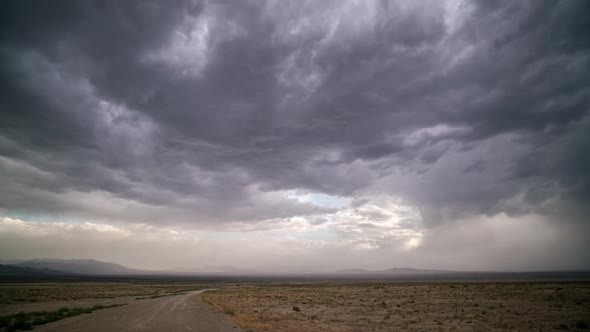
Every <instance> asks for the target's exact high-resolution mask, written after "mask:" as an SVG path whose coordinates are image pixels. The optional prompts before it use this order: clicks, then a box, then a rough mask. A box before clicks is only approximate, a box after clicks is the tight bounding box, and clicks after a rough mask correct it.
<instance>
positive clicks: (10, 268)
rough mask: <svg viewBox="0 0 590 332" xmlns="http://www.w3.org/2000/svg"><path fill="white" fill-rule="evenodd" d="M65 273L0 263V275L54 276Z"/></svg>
mask: <svg viewBox="0 0 590 332" xmlns="http://www.w3.org/2000/svg"><path fill="white" fill-rule="evenodd" d="M63 274H64V272H61V271H55V270H50V269H36V268H32V267H25V266H14V265H4V264H0V276H53V275H63Z"/></svg>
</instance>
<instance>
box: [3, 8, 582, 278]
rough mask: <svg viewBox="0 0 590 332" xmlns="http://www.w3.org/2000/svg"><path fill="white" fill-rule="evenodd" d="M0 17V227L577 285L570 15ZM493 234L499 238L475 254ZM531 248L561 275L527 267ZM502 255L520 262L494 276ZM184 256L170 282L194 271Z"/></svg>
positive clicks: (6, 13)
mask: <svg viewBox="0 0 590 332" xmlns="http://www.w3.org/2000/svg"><path fill="white" fill-rule="evenodd" d="M0 12H2V13H3V14H2V19H1V20H0V22H1V23H0V31H2V33H0V60H1V61H0V88H1V90H2V91H3V93H2V95H3V96H2V98H1V99H0V113H1V115H2V116H1V117H0V182H1V183H2V184H3V185H2V187H1V188H0V208H2V210H1V211H0V212H1V213H2V214H3V215H4V216H5V217H4V218H5V219H3V220H4V221H3V224H2V227H5V224H4V223H6V220H9V219H10V220H20V221H21V222H25V224H26V223H32V224H30V225H31V227H33V228H35V227H41V228H43V227H46V226H43V225H45V224H43V223H50V224H47V227H50V226H51V227H53V226H55V225H66V224H67V225H70V224H71V225H72V227H74V226H75V227H74V228H75V229H78V228H76V227H82V228H84V226H83V225H90V224H92V225H109V227H115V228H116V229H121V230H126V231H127V230H129V229H136V228H137V227H140V228H142V229H144V230H145V232H146V234H147V233H149V232H153V234H160V233H159V232H161V231H165V230H168V229H174V230H177V231H182V232H188V233H190V234H192V232H205V234H209V235H210V236H213V237H218V236H220V237H223V236H221V235H219V234H224V233H227V234H230V233H231V234H238V235H239V236H238V235H235V236H233V235H232V237H231V239H226V240H223V241H222V242H223V246H225V247H231V248H233V249H230V251H232V250H233V251H232V252H235V251H236V249H235V248H236V246H237V244H234V245H233V246H232V241H237V240H236V237H237V238H238V239H239V240H240V241H250V242H248V243H249V244H248V246H250V248H251V250H252V253H254V252H256V254H257V255H262V256H264V257H267V258H268V259H269V260H272V259H276V261H277V264H279V263H278V261H279V260H280V259H279V258H277V257H279V256H280V255H279V256H277V257H275V258H272V257H274V256H273V255H272V254H271V253H270V252H272V251H273V250H275V251H276V250H278V249H270V248H267V247H266V246H265V245H263V244H262V242H265V241H270V239H273V236H275V234H274V232H279V233H281V234H283V233H285V232H287V233H288V232H293V234H295V235H293V236H294V237H295V238H296V240H297V241H295V242H293V243H291V244H289V245H288V244H286V243H283V244H279V242H280V241H279V240H277V241H279V242H276V243H275V242H273V243H275V244H276V246H277V248H278V247H282V248H286V247H284V246H289V248H290V250H292V252H293V253H299V254H300V255H301V256H297V255H296V254H290V256H289V257H291V256H293V257H291V259H292V260H294V261H298V260H300V262H299V263H298V264H300V265H301V266H304V265H305V264H306V262H308V261H306V258H305V257H308V258H307V259H309V262H308V263H309V265H310V266H312V265H318V264H317V262H316V263H314V262H312V259H311V258H309V253H310V252H313V250H311V249H310V251H308V249H306V248H307V247H306V245H310V243H313V245H312V247H314V246H315V247H317V246H320V245H321V246H322V248H324V249H319V247H318V248H316V249H314V250H316V251H315V252H316V253H317V257H318V258H314V259H315V260H318V261H329V260H333V259H334V256H338V255H339V254H343V255H344V254H345V253H348V252H362V254H360V253H359V254H358V255H357V254H354V255H351V256H350V257H356V258H358V261H354V260H350V261H349V260H336V261H338V262H340V263H339V264H341V265H342V266H354V265H360V264H361V262H363V261H367V260H368V261H371V262H374V264H373V265H374V266H385V267H386V266H389V265H391V264H397V263H400V264H407V265H420V264H421V265H428V266H430V265H433V264H435V265H436V264H437V263H436V262H437V259H433V260H429V259H427V258H426V257H428V254H431V255H434V256H433V257H439V256H440V257H439V258H440V259H441V260H442V262H443V263H442V265H445V264H446V265H449V266H451V265H453V266H458V267H460V268H467V269H469V268H470V266H472V267H473V268H481V269H502V268H515V269H519V266H522V268H523V269H533V268H534V269H543V268H547V269H553V268H563V267H567V268H589V267H590V266H588V263H587V262H588V261H590V259H588V258H590V257H588V254H587V252H590V250H586V249H589V248H588V245H587V244H586V243H588V238H587V236H583V235H580V234H590V233H588V232H587V230H588V226H587V224H588V222H587V216H588V215H589V212H590V211H589V209H588V206H590V205H588V202H590V175H589V173H588V170H589V169H590V158H589V157H587V155H588V153H585V151H590V135H589V134H588V133H589V132H590V116H589V111H588V110H589V109H590V108H589V106H590V88H589V87H590V78H589V76H588V75H587V73H588V72H590V37H589V35H588V34H587V33H586V31H587V29H588V26H587V25H588V23H587V21H588V17H589V15H590V7H589V5H588V4H586V3H585V2H583V1H560V2H554V1H520V2H517V3H514V2H509V1H454V0H448V1H421V2H414V1H377V0H375V1H353V0H351V1H272V0H269V1H240V2H234V1H183V0H174V1H171V2H166V3H165V4H164V3H161V2H159V1H125V2H118V1H107V2H84V3H81V2H76V1H62V2H60V3H59V4H52V5H48V4H45V5H44V4H38V3H35V4H32V3H29V2H27V1H7V2H3V3H2V4H1V5H0ZM6 218H8V219H6ZM468 221H469V222H468ZM35 223H37V224H35ZM51 223H55V224H51ZM85 223H86V224H85ZM11 227H12V226H11ZM55 227H58V226H55ZM59 227H61V226H59ZM59 227H58V228H59ZM82 228H80V232H82V233H84V234H86V233H88V234H95V235H96V236H102V237H104V238H105V239H107V238H111V237H115V238H116V236H115V235H114V233H112V232H111V233H109V232H106V233H104V232H101V231H100V230H96V229H94V228H92V229H91V228H88V229H82ZM490 228H491V229H493V231H491V233H492V234H495V235H494V236H496V237H498V241H496V242H493V241H492V243H481V242H480V241H478V240H476V239H479V236H481V234H482V233H481V232H483V230H485V229H490ZM27 229H28V228H18V229H16V230H13V231H14V232H16V233H18V234H21V235H22V236H23V237H24V238H26V237H27V236H28V235H27V234H28V231H27ZM584 231H585V233H584ZM207 232H213V233H214V234H213V233H211V234H210V233H207ZM58 233H59V232H58ZM530 234H537V236H536V237H534V238H531V237H530ZM80 236H82V235H80ZM93 236H94V235H93ZM154 236H156V235H154ZM503 237H506V239H505V241H507V242H506V243H507V244H506V245H503V244H502V243H504V242H502V241H503V240H502V239H501V238H503ZM199 238H200V240H201V241H203V238H202V236H200V237H199ZM280 238H281V237H280ZM101 241H103V240H101ZM104 241H106V240H104ZM136 241H141V237H139V238H138V239H135V240H130V239H129V241H128V240H125V241H124V242H129V247H128V250H129V252H130V253H135V252H137V251H138V250H139V249H137V247H134V244H133V243H135V242H136ZM172 241H173V240H172V239H169V238H167V237H163V238H162V240H161V245H162V246H166V245H168V244H170V243H172ZM220 241H221V240H220ZM224 241H225V242H224ZM65 242H67V241H65ZM99 242H100V241H99ZM205 242H206V241H205ZM483 242H485V241H483ZM6 243H7V242H3V244H2V249H3V250H2V251H3V252H8V251H6V250H5V249H10V248H16V247H12V246H15V245H16V244H14V243H13V244H11V245H8V244H6ZM72 243H77V242H72ZM101 243H102V242H101ZM191 243H192V242H191ZM200 243H203V242H200ZM306 243H307V244H306ZM453 243H460V244H463V246H462V247H461V246H459V247H460V250H459V249H457V250H448V251H447V250H443V249H444V248H447V247H452V245H453ZM519 243H520V244H519ZM565 243H567V244H565ZM467 244H470V245H467ZM549 244H552V245H556V246H557V247H558V249H557V252H558V253H559V254H560V255H561V256H562V257H566V258H563V259H564V260H565V263H560V261H559V260H552V259H549V258H547V259H545V258H543V257H546V255H547V249H545V250H543V249H542V248H543V246H547V245H549ZM558 244H561V245H558ZM55 246H56V247H55V251H56V252H61V251H60V249H59V248H57V247H59V245H58V244H57V243H56V244H55ZM182 246H186V247H182V248H184V249H183V251H184V252H189V251H191V250H188V248H193V247H190V245H189V244H188V242H187V243H183V244H182ZM211 246H213V247H214V245H211ZM211 246H210V247H208V248H212V247H211ZM220 246H221V245H220ZM205 247H207V246H204V245H202V244H201V245H195V246H194V250H195V251H202V252H209V251H210V249H207V250H205V249H203V248H205ZM241 247H242V248H243V246H241ZM480 247H481V248H480ZM18 248H19V249H18V250H16V249H14V250H12V251H11V252H12V253H13V254H11V255H12V256H18V252H20V251H21V250H22V251H23V252H24V251H25V249H24V248H21V247H18ZM121 248H122V249H121V250H122V251H124V249H123V248H124V246H122V247H121ZM174 248H176V247H174ZM180 248H181V247H178V250H180ZM326 248H329V250H328V249H326ZM474 248H480V249H477V250H475V249H474ZM506 248H513V250H515V251H521V252H527V254H526V255H524V254H523V256H518V255H516V256H518V257H522V258H518V259H517V258H514V262H503V261H502V259H507V258H506V250H508V249H506ZM263 249H264V250H263ZM171 250H172V249H171ZM175 250H176V249H175ZM208 250H209V251H208ZM240 250H241V249H240ZM284 250H286V249H284ZM299 250H302V251H301V252H299ZM359 250H360V251H359ZM429 250H430V251H429ZM511 250H512V249H511ZM463 251H467V252H466V253H464V254H461V253H462V252H463ZM263 253H266V254H263ZM475 253H477V255H476V256H477V257H479V259H478V258H477V257H475V256H474V257H471V256H473V255H475ZM90 255H91V253H88V256H90ZM130 255H131V256H133V255H134V254H130ZM265 255H266V256H265ZM461 255H467V256H470V257H471V258H469V259H467V258H466V261H468V262H469V264H457V263H456V260H457V257H463V256H461ZM7 256H8V255H7ZM134 257H135V256H134ZM189 257H190V259H189ZM198 257H200V258H198ZM198 257H197V258H196V256H195V257H193V256H190V255H187V256H186V257H185V258H186V259H182V260H181V261H182V262H180V261H179V264H180V263H182V264H192V263H191V262H196V263H195V264H198V263H199V262H208V261H209V260H207V259H206V258H205V257H206V255H200V256H198ZM294 257H300V258H297V259H296V258H294ZM223 260H225V261H229V260H231V259H230V258H229V257H225V258H223ZM480 260H483V261H485V262H487V263H485V264H484V263H482V264H479V263H477V262H478V261H480ZM127 261H128V262H130V263H132V264H134V262H135V265H142V266H144V265H145V266H147V265H150V266H151V265H158V264H143V263H142V258H139V256H137V257H136V259H135V260H132V259H129V260H127ZM233 263H235V264H238V263H237V262H233Z"/></svg>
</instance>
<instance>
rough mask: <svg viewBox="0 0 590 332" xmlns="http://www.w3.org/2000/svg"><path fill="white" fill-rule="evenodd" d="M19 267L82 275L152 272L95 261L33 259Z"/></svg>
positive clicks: (20, 264) (143, 273)
mask: <svg viewBox="0 0 590 332" xmlns="http://www.w3.org/2000/svg"><path fill="white" fill-rule="evenodd" d="M16 266H18V267H28V268H34V269H50V270H57V271H63V272H68V273H74V274H82V275H145V274H151V273H152V272H151V271H143V270H135V269H130V268H127V267H125V266H123V265H120V264H115V263H108V262H101V261H97V260H94V259H32V260H29V261H25V262H22V263H19V264H17V265H16Z"/></svg>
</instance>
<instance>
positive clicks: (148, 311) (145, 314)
mask: <svg viewBox="0 0 590 332" xmlns="http://www.w3.org/2000/svg"><path fill="white" fill-rule="evenodd" d="M202 292H203V291H202V290H201V291H195V292H190V293H187V294H184V295H175V296H166V297H161V298H156V299H144V300H138V301H133V302H130V303H129V304H127V305H125V306H122V307H116V308H109V309H103V310H98V311H95V312H93V313H91V314H83V315H79V316H74V317H70V318H66V319H64V320H60V321H57V322H53V323H50V324H46V325H41V326H39V327H37V328H35V331H63V332H73V331H88V332H93V331H101V332H102V331H166V332H175V331H203V332H214V331H219V332H225V331H241V330H240V329H239V328H238V327H236V325H235V324H233V322H232V321H231V320H230V319H229V317H227V316H226V315H224V314H222V313H218V312H213V310H212V309H211V307H210V306H209V305H207V304H206V303H204V302H203V301H202V300H201V295H200V294H201V293H202Z"/></svg>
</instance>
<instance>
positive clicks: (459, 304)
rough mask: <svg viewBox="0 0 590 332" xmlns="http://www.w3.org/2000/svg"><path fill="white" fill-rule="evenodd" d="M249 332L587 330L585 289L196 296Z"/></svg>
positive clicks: (278, 288) (307, 287) (348, 287)
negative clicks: (227, 315) (230, 317)
mask: <svg viewBox="0 0 590 332" xmlns="http://www.w3.org/2000/svg"><path fill="white" fill-rule="evenodd" d="M203 298H204V299H205V301H206V302H208V303H209V304H211V305H212V306H213V307H215V308H216V309H217V310H220V311H222V312H225V313H227V314H229V315H232V317H233V319H234V321H235V322H236V323H237V324H238V325H240V327H242V328H244V329H246V330H251V331H552V330H585V329H587V328H588V325H589V324H590V283H582V282H579V283H574V282H571V283H566V282H563V283H541V282H534V283H533V282H531V283H527V282H511V283H508V282H494V283H416V284H401V283H378V284H354V283H349V284H315V285H314V284H300V285H254V286H245V285H242V286H238V285H234V286H232V287H224V288H222V289H220V290H218V291H213V292H206V293H204V294H203Z"/></svg>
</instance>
